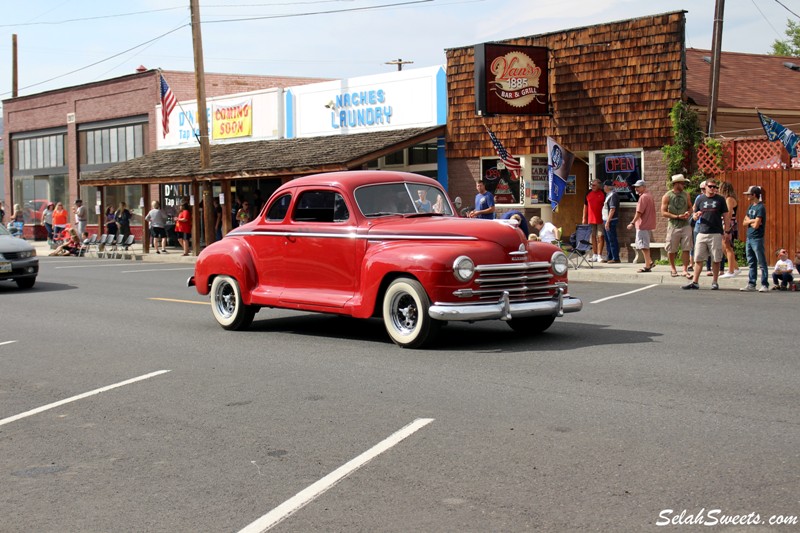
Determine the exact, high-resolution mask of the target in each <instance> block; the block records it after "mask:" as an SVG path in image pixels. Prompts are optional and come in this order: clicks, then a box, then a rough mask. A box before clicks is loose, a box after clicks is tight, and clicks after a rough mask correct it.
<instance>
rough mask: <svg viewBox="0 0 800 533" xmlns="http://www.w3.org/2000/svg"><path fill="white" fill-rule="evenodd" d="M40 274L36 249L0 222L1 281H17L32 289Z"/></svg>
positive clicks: (24, 287) (22, 285) (20, 285)
mask: <svg viewBox="0 0 800 533" xmlns="http://www.w3.org/2000/svg"><path fill="white" fill-rule="evenodd" d="M38 274H39V259H38V258H37V257H36V249H35V248H34V247H33V246H31V244H30V243H29V242H28V241H25V240H23V239H20V238H18V237H12V236H11V233H10V232H9V231H8V229H6V228H5V226H3V225H2V224H0V281H7V280H10V281H16V282H17V286H18V287H19V288H20V289H30V288H31V287H33V284H34V283H36V276H37V275H38Z"/></svg>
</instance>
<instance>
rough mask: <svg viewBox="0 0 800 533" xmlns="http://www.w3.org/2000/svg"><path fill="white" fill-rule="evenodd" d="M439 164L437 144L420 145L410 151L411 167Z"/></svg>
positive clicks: (409, 160) (409, 161)
mask: <svg viewBox="0 0 800 533" xmlns="http://www.w3.org/2000/svg"><path fill="white" fill-rule="evenodd" d="M436 162H437V150H436V145H435V144H418V145H416V146H412V147H411V148H409V149H408V164H409V165H428V164H431V163H436Z"/></svg>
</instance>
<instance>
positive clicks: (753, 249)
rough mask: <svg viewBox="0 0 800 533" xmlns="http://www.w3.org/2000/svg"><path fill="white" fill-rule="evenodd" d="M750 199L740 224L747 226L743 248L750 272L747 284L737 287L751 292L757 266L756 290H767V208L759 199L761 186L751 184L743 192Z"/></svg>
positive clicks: (753, 287) (753, 286) (754, 287)
mask: <svg viewBox="0 0 800 533" xmlns="http://www.w3.org/2000/svg"><path fill="white" fill-rule="evenodd" d="M744 195H745V196H747V197H748V198H749V199H750V206H749V207H748V208H747V215H745V217H744V220H742V224H743V225H744V227H746V228H747V240H746V241H745V250H746V251H747V264H748V265H749V266H750V272H749V274H748V278H747V286H746V287H742V288H741V289H739V290H740V291H745V292H753V291H755V290H756V278H757V277H758V267H759V266H760V267H761V287H760V288H759V289H758V292H767V291H769V283H768V282H767V256H766V254H765V253H764V223H765V222H766V220H767V210H766V208H765V207H764V203H763V202H762V201H761V196H762V191H761V187H758V186H756V185H751V186H750V187H749V188H748V189H747V190H746V191H745V193H744Z"/></svg>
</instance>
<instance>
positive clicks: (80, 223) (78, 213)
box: [72, 198, 89, 235]
mask: <svg viewBox="0 0 800 533" xmlns="http://www.w3.org/2000/svg"><path fill="white" fill-rule="evenodd" d="M72 211H73V213H75V226H77V228H78V235H83V232H84V231H86V223H87V222H88V220H89V215H88V214H87V210H86V206H85V205H83V200H81V199H80V198H78V199H77V200H75V207H74V208H73V210H72Z"/></svg>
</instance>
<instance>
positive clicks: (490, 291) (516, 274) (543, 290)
mask: <svg viewBox="0 0 800 533" xmlns="http://www.w3.org/2000/svg"><path fill="white" fill-rule="evenodd" d="M475 271H476V277H475V280H474V283H475V285H476V287H477V288H476V289H473V290H472V291H471V292H472V295H473V296H477V297H479V298H480V299H481V300H491V301H496V300H498V299H499V298H500V297H501V296H502V295H503V293H504V292H508V296H509V298H510V300H511V301H512V302H524V301H531V300H540V299H547V298H551V297H552V295H551V291H552V290H553V289H555V285H553V284H552V283H551V281H550V280H551V279H552V278H553V274H552V273H551V272H550V263H549V262H545V261H542V262H529V263H512V264H502V265H478V266H476V267H475Z"/></svg>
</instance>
